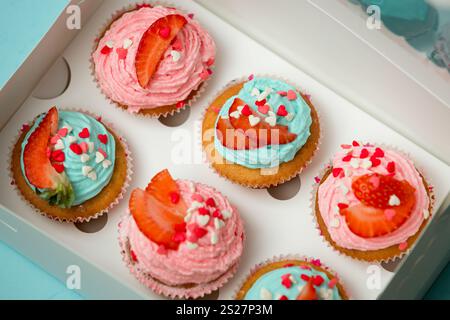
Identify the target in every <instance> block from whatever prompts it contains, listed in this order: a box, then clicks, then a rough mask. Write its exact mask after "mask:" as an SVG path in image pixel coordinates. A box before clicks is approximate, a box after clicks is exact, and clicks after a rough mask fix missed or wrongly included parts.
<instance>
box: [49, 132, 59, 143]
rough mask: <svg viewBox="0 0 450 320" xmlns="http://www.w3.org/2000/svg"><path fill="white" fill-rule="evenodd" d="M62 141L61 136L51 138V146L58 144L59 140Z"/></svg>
mask: <svg viewBox="0 0 450 320" xmlns="http://www.w3.org/2000/svg"><path fill="white" fill-rule="evenodd" d="M59 139H61V137H60V136H59V135H57V134H56V135H54V136H53V137H51V138H50V144H57V143H58V140H59Z"/></svg>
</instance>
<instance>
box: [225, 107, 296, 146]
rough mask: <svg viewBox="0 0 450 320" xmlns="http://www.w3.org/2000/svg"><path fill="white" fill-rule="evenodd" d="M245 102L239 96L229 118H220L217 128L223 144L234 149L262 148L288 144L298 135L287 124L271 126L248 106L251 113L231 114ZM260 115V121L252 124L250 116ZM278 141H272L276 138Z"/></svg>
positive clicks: (229, 113) (229, 112)
mask: <svg viewBox="0 0 450 320" xmlns="http://www.w3.org/2000/svg"><path fill="white" fill-rule="evenodd" d="M245 105H246V104H245V102H244V101H242V100H241V99H239V98H236V99H235V100H234V101H233V104H232V105H231V107H230V110H229V111H228V119H223V118H220V119H219V121H218V122H217V127H216V129H217V130H218V131H219V132H220V134H219V139H220V141H221V143H222V145H223V146H225V147H227V148H229V149H234V150H242V149H245V150H249V149H256V148H261V147H264V146H266V145H272V144H275V143H278V144H287V143H290V142H292V141H294V140H295V139H296V138H297V135H296V134H294V133H291V132H289V128H288V127H287V126H282V125H275V126H273V127H271V126H270V125H269V124H268V123H267V122H265V121H264V118H262V117H261V116H260V115H259V114H258V113H256V112H255V111H254V110H252V109H250V108H248V109H249V110H248V111H250V112H251V113H250V114H248V113H246V114H245V115H244V114H241V115H240V117H239V118H238V119H236V118H235V117H232V116H231V114H232V113H234V112H236V111H238V107H240V106H245ZM250 116H253V117H258V118H259V119H260V121H259V122H258V124H256V125H255V126H253V127H252V126H251V125H250V121H249V117H250ZM277 135H278V139H276V140H278V141H275V140H274V141H272V138H276V137H277Z"/></svg>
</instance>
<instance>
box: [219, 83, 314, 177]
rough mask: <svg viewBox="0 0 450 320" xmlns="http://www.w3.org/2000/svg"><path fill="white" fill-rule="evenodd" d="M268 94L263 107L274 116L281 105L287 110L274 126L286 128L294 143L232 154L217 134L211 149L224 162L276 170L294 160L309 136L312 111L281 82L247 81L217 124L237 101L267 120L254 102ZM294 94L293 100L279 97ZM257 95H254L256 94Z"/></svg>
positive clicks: (289, 86)
mask: <svg viewBox="0 0 450 320" xmlns="http://www.w3.org/2000/svg"><path fill="white" fill-rule="evenodd" d="M265 91H267V92H269V91H270V93H269V94H268V95H267V97H266V98H265V99H266V101H267V102H266V104H267V105H269V106H270V107H271V109H272V110H271V111H272V112H273V113H275V114H276V113H277V110H278V108H279V107H280V106H281V105H284V106H285V107H286V111H287V112H288V114H289V116H277V124H278V125H284V126H287V127H288V128H289V131H290V132H291V133H294V134H296V135H297V137H296V139H295V140H294V141H292V142H290V143H287V144H282V145H267V146H263V147H260V148H256V149H250V150H233V149H230V148H227V147H225V146H224V145H223V144H222V143H221V141H220V139H219V138H218V136H217V130H216V133H215V137H214V147H215V149H216V150H217V151H218V152H219V153H220V154H221V155H222V157H223V158H225V159H226V160H228V161H230V162H232V163H236V164H239V165H241V166H244V167H247V168H251V169H263V168H273V167H277V166H278V165H279V164H281V163H283V162H289V161H291V160H292V159H294V157H295V155H296V154H297V152H298V151H299V150H300V149H301V148H302V147H303V146H304V145H305V143H306V141H307V140H308V138H309V136H310V134H311V132H310V127H311V123H312V118H311V109H310V107H309V106H308V104H307V103H306V101H305V100H304V99H303V97H302V96H301V95H300V94H299V93H298V91H297V89H296V88H295V87H293V86H291V85H289V84H287V83H285V82H283V81H280V80H274V79H270V78H259V77H255V78H254V79H253V80H250V81H247V82H246V83H245V84H244V87H243V88H242V89H241V91H240V92H239V94H238V95H235V96H233V97H231V98H230V99H228V100H227V102H226V103H225V104H224V105H223V107H222V108H221V110H220V112H219V116H218V117H217V120H216V127H217V121H219V119H220V117H224V118H226V117H228V113H229V109H230V108H231V106H232V104H233V102H234V100H235V99H236V98H240V99H241V100H243V101H245V103H247V104H248V105H249V107H250V108H252V109H253V110H254V111H256V112H257V113H258V114H259V115H260V116H262V117H266V116H267V115H263V114H261V113H259V112H258V107H257V106H256V102H257V101H258V99H259V98H260V97H259V96H258V95H257V93H258V92H259V93H263V92H265ZM289 91H293V92H295V93H296V96H295V99H292V98H291V99H289V98H288V97H287V96H286V95H280V94H279V92H289ZM255 92H256V94H255Z"/></svg>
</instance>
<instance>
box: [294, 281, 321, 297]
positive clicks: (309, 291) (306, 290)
mask: <svg viewBox="0 0 450 320" xmlns="http://www.w3.org/2000/svg"><path fill="white" fill-rule="evenodd" d="M297 300H317V292H316V288H314V284H313V280H312V279H310V280H309V281H308V282H307V283H306V284H305V286H304V287H303V290H302V292H300V294H299V295H298V296H297Z"/></svg>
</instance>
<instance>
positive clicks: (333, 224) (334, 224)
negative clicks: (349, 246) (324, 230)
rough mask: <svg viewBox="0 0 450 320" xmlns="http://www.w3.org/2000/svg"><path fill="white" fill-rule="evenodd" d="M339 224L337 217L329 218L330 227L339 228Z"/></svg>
mask: <svg viewBox="0 0 450 320" xmlns="http://www.w3.org/2000/svg"><path fill="white" fill-rule="evenodd" d="M339 225H340V221H339V219H338V218H333V219H331V221H330V227H331V228H339Z"/></svg>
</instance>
